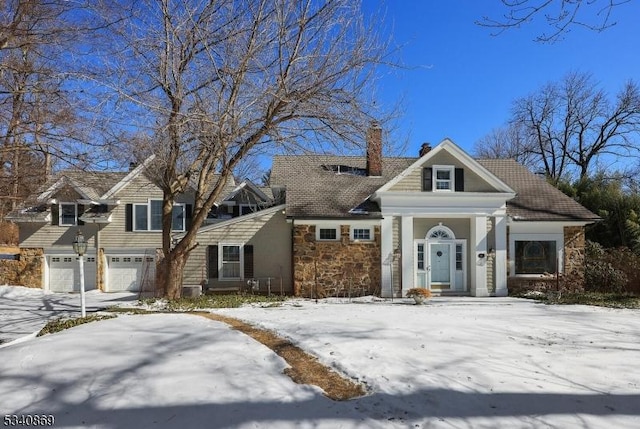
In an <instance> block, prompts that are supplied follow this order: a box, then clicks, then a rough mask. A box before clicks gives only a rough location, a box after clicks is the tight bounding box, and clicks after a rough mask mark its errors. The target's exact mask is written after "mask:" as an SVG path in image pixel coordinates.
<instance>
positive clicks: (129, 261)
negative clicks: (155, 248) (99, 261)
mask: <svg viewBox="0 0 640 429" xmlns="http://www.w3.org/2000/svg"><path fill="white" fill-rule="evenodd" d="M107 260H108V263H109V268H108V273H109V274H108V284H107V291H109V292H119V291H126V290H128V291H135V292H138V291H140V288H141V287H142V285H144V289H145V290H146V289H148V287H147V286H149V285H151V284H153V281H154V279H155V263H154V260H153V258H152V257H150V256H144V255H117V256H115V255H113V256H108V257H107Z"/></svg>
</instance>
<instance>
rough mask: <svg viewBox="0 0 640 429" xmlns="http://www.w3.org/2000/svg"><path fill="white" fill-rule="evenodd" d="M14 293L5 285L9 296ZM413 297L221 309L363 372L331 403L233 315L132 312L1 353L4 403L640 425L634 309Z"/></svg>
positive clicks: (247, 420)
mask: <svg viewBox="0 0 640 429" xmlns="http://www.w3.org/2000/svg"><path fill="white" fill-rule="evenodd" d="M104 295H106V296H107V297H109V296H110V294H104ZM6 299H7V293H6V292H4V291H3V289H1V288H0V308H4V307H5V306H6V305H7V304H6ZM41 299H42V297H37V296H32V295H31V294H27V293H24V294H22V295H21V300H22V301H30V300H33V301H35V302H34V304H33V306H37V305H40V304H38V303H39V302H40V301H39V300H41ZM409 304H410V303H409V301H408V300H395V301H389V300H379V299H375V298H366V299H361V300H354V302H348V300H338V299H333V300H321V301H320V302H318V303H316V302H315V301H309V300H291V301H288V302H287V303H285V304H284V305H283V306H280V307H269V308H261V307H259V306H252V307H244V308H240V309H225V310H212V311H215V312H217V313H221V314H225V315H229V316H233V317H237V318H240V319H242V320H246V321H249V322H251V323H254V324H256V325H259V326H261V327H265V328H268V329H272V330H274V331H276V332H277V333H279V334H280V335H281V336H284V337H286V338H289V339H291V340H292V341H293V342H294V343H296V344H298V345H299V346H301V347H302V348H304V349H305V350H307V351H308V352H310V353H312V354H314V355H316V356H318V357H319V358H320V360H321V361H323V362H325V363H326V364H328V365H332V366H334V367H336V368H338V369H340V370H341V371H342V372H343V373H345V374H347V375H349V376H350V377H352V378H354V379H357V380H359V381H360V382H362V383H365V384H366V386H367V388H368V391H369V394H368V395H367V396H365V397H363V398H358V399H354V400H351V401H346V402H334V401H331V400H329V399H327V398H325V397H324V396H323V395H322V394H321V392H320V391H319V389H317V388H315V387H312V386H304V385H297V384H295V383H293V382H292V381H291V380H290V379H289V378H288V377H286V376H285V375H283V374H282V370H283V368H285V367H286V363H285V362H284V361H283V360H282V359H281V358H279V357H278V356H277V355H275V354H274V353H273V352H272V351H271V350H269V349H268V348H266V347H265V346H263V345H261V344H259V343H257V342H256V341H254V340H252V339H250V338H249V337H247V336H245V335H243V334H241V333H239V332H237V331H233V330H231V329H229V328H228V327H227V326H226V325H224V324H222V323H219V322H214V321H211V320H208V319H205V318H201V317H198V316H191V315H175V314H173V315H171V314H157V315H151V316H122V315H121V316H119V317H118V318H117V319H109V320H105V321H100V322H94V323H89V324H85V325H81V326H78V327H75V328H73V329H69V330H67V331H64V332H60V333H56V334H53V335H47V336H44V337H39V338H33V339H31V340H29V341H25V342H18V343H12V344H10V345H8V346H5V347H4V348H2V349H0V411H2V414H3V415H4V414H28V413H39V414H42V413H45V414H53V415H54V416H55V418H56V427H97V428H126V427H159V428H165V427H166V428H170V427H183V428H191V427H211V428H285V429H286V428H299V427H301V428H305V427H309V428H311V427H314V428H316V427H318V428H375V427H381V428H451V427H454V428H495V427H504V428H539V427H557V428H573V427H580V428H614V427H615V428H634V427H640V371H638V370H637V365H638V357H640V344H639V340H640V318H639V317H638V316H639V315H640V312H638V311H637V310H613V309H603V308H595V307H586V306H546V305H542V304H538V303H535V302H532V301H525V300H518V299H511V298H490V299H475V298H435V299H433V300H432V302H431V303H430V304H428V305H424V306H416V305H409ZM22 305H24V306H26V308H32V307H30V306H29V305H28V304H27V303H24V302H23V304H22ZM3 329H4V328H3Z"/></svg>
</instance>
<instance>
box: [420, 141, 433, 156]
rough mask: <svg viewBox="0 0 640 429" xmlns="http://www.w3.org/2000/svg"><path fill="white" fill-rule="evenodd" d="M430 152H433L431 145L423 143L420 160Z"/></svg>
mask: <svg viewBox="0 0 640 429" xmlns="http://www.w3.org/2000/svg"><path fill="white" fill-rule="evenodd" d="M429 152H431V144H429V143H422V146H420V158H422V157H423V156H425V155H426V154H428V153H429Z"/></svg>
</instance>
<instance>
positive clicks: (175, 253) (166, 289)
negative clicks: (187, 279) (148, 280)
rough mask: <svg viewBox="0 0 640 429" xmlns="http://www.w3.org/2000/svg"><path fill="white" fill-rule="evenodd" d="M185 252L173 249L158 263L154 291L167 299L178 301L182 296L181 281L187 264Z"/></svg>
mask: <svg viewBox="0 0 640 429" xmlns="http://www.w3.org/2000/svg"><path fill="white" fill-rule="evenodd" d="M187 257H188V255H187V252H186V251H184V250H182V248H175V249H173V250H171V251H170V252H169V253H168V254H166V255H165V256H164V258H163V259H161V260H160V261H159V262H158V266H157V270H156V290H157V291H158V292H159V293H160V295H161V296H164V297H166V298H167V299H170V300H174V299H179V298H180V297H181V296H182V279H183V275H184V267H185V265H186V263H187Z"/></svg>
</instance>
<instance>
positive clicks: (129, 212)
mask: <svg viewBox="0 0 640 429" xmlns="http://www.w3.org/2000/svg"><path fill="white" fill-rule="evenodd" d="M124 217H125V220H124V230H125V231H133V204H126V205H125V206H124Z"/></svg>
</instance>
